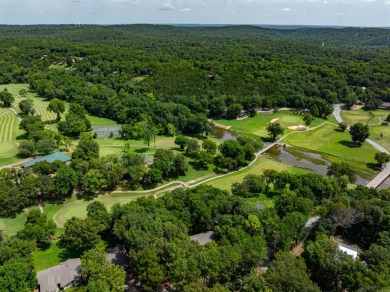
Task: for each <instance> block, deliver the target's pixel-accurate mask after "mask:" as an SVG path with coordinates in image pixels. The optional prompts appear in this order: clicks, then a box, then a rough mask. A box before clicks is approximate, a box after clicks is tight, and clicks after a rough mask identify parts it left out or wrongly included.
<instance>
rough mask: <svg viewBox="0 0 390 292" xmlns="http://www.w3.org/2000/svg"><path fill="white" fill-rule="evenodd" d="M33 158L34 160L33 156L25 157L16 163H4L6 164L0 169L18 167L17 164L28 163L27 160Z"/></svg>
mask: <svg viewBox="0 0 390 292" xmlns="http://www.w3.org/2000/svg"><path fill="white" fill-rule="evenodd" d="M31 160H33V158H31V157H30V158H27V159H23V160H21V161H19V162H15V163H12V164H8V165H4V166H2V167H0V169H3V168H12V167H16V166H18V165H20V164H23V163H26V162H28V161H31Z"/></svg>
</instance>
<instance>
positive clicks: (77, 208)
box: [52, 192, 153, 228]
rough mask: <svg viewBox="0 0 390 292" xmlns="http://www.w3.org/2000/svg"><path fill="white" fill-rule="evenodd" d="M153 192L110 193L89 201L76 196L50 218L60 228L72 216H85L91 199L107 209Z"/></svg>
mask: <svg viewBox="0 0 390 292" xmlns="http://www.w3.org/2000/svg"><path fill="white" fill-rule="evenodd" d="M152 194H153V193H152V192H150V193H119V194H118V193H112V194H107V195H101V196H98V197H97V198H94V199H93V200H91V201H86V200H79V199H77V198H76V197H73V198H72V199H69V200H67V201H66V202H65V203H64V204H63V205H62V206H61V208H60V209H59V210H58V211H57V212H55V213H54V214H53V217H52V219H53V220H54V222H55V223H56V224H57V226H58V227H60V228H62V227H63V226H64V224H65V222H66V221H67V220H68V219H70V218H72V217H79V218H85V217H86V216H87V206H88V205H89V204H90V203H92V202H93V201H99V202H102V203H103V204H104V205H105V206H106V207H107V209H110V208H111V207H112V206H113V205H114V204H117V203H120V204H126V203H129V202H132V201H135V200H137V199H138V198H141V197H145V196H150V195H152Z"/></svg>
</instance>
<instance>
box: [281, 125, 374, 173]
mask: <svg viewBox="0 0 390 292" xmlns="http://www.w3.org/2000/svg"><path fill="white" fill-rule="evenodd" d="M282 142H283V143H286V144H290V145H293V146H297V147H301V148H305V149H309V150H314V151H317V152H322V153H326V154H329V155H332V156H336V157H339V158H341V159H343V160H348V161H351V162H358V163H359V164H360V168H362V169H364V170H367V171H371V172H372V170H371V169H370V168H368V167H367V163H375V160H374V155H375V153H376V150H375V149H374V148H373V147H372V146H371V145H369V144H368V143H363V145H362V146H361V147H355V146H354V145H353V144H352V142H351V136H350V135H349V133H348V132H339V131H337V127H336V126H333V125H329V124H326V125H323V126H322V127H320V128H317V129H315V130H313V131H307V132H296V133H292V134H290V135H288V136H287V137H286V138H284V139H283V140H282Z"/></svg>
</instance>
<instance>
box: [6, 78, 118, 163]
mask: <svg viewBox="0 0 390 292" xmlns="http://www.w3.org/2000/svg"><path fill="white" fill-rule="evenodd" d="M4 88H7V89H8V91H9V92H10V93H12V94H13V95H14V97H15V102H14V103H13V105H12V109H13V110H14V111H16V112H17V113H20V110H19V102H21V101H22V100H23V98H21V97H19V91H20V90H21V89H26V90H27V91H28V92H27V96H26V98H30V99H32V100H33V101H34V108H35V111H36V114H37V115H40V116H41V117H42V120H43V121H44V122H48V123H47V125H46V126H45V127H46V128H47V129H51V130H54V131H57V125H56V124H53V123H50V122H51V121H54V120H55V119H56V117H57V116H56V114H54V113H51V112H48V111H47V106H48V105H49V102H48V101H46V100H44V99H43V98H40V97H38V96H37V94H36V93H35V92H33V91H29V85H28V84H5V85H0V90H3V89H4ZM65 108H66V111H67V110H68V108H69V103H65ZM12 109H10V108H0V165H7V164H12V163H16V162H18V161H20V159H19V158H17V157H16V154H17V153H18V144H19V142H21V141H22V140H18V138H17V137H18V136H21V135H22V134H23V131H21V130H20V129H19V122H20V121H19V119H18V117H17V116H16V114H15V112H14V111H13V110H12ZM65 113H66V112H65ZM65 113H64V114H62V115H61V118H62V119H65ZM87 117H88V119H89V120H90V121H91V124H92V126H112V125H117V123H116V122H115V121H113V120H110V119H105V118H99V117H95V116H90V115H87ZM76 144H77V143H76ZM103 152H104V150H103ZM108 153H113V151H111V152H110V151H108V152H107V153H106V154H108Z"/></svg>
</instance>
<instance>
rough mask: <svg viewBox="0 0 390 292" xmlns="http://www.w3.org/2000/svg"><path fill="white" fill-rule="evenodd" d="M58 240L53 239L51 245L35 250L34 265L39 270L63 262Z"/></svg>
mask: <svg viewBox="0 0 390 292" xmlns="http://www.w3.org/2000/svg"><path fill="white" fill-rule="evenodd" d="M62 251H63V250H62V249H61V247H59V245H58V240H53V241H52V243H51V245H50V246H48V247H45V248H42V249H38V250H36V251H35V252H34V267H35V270H36V271H37V272H39V271H42V270H45V269H48V268H50V267H53V266H56V265H58V264H59V263H61V262H62V259H61V256H60V254H61V252H62Z"/></svg>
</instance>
